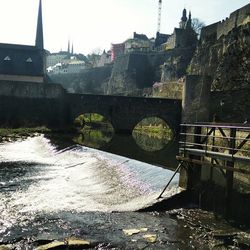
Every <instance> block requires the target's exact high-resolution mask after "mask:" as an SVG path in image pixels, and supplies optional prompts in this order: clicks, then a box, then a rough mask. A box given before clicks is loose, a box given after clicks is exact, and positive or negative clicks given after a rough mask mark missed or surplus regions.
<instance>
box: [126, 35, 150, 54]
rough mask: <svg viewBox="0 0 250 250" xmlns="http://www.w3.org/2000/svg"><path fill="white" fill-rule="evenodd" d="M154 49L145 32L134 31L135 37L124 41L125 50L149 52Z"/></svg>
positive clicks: (128, 51) (127, 51)
mask: <svg viewBox="0 0 250 250" xmlns="http://www.w3.org/2000/svg"><path fill="white" fill-rule="evenodd" d="M151 50H152V42H151V41H150V40H149V39H148V37H147V36H146V35H144V34H137V33H136V32H134V37H133V38H131V39H127V40H126V41H125V42H124V52H125V53H130V52H148V51H151Z"/></svg>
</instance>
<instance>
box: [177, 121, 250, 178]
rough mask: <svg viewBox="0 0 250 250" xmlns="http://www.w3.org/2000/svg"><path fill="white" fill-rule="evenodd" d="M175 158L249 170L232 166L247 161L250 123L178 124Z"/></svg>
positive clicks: (243, 171) (246, 172) (249, 162)
mask: <svg viewBox="0 0 250 250" xmlns="http://www.w3.org/2000/svg"><path fill="white" fill-rule="evenodd" d="M177 159H178V160H180V161H186V162H189V163H193V164H199V165H208V166H214V167H219V168H221V169H225V170H228V171H232V172H241V173H245V174H250V169H246V168H244V169H240V168H235V166H234V165H235V163H238V162H239V163H246V164H245V165H248V164H249V165H250V126H249V125H247V124H246V125H243V124H221V123H220V124H219V123H206V124H202V123H195V124H181V133H180V141H179V156H177ZM205 159H206V160H205Z"/></svg>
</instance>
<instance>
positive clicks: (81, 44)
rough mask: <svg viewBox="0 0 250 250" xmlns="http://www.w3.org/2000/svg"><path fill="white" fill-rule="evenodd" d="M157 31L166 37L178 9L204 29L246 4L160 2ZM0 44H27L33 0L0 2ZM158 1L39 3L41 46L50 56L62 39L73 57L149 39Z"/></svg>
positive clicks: (236, 0) (234, 0)
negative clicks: (135, 37)
mask: <svg viewBox="0 0 250 250" xmlns="http://www.w3.org/2000/svg"><path fill="white" fill-rule="evenodd" d="M162 2H163V8H162V25H161V32H162V33H169V34H171V33H172V31H173V29H174V27H177V26H178V23H179V20H180V17H181V14H182V10H183V8H184V7H185V8H186V9H187V10H188V11H189V10H191V11H192V16H193V17H196V18H199V19H201V20H203V21H204V22H205V23H206V24H207V25H208V24H211V23H214V22H216V21H219V20H222V19H224V18H226V17H227V16H229V14H230V13H231V12H233V11H234V10H236V9H238V8H240V7H243V6H244V5H246V4H248V3H249V0H209V1H204V0H203V1H202V0H173V1H170V0H162ZM0 4H1V6H0V27H1V36H0V42H1V43H16V44H30V45H33V44H34V41H35V32H36V20H37V8H38V0H0ZM157 13H158V0H43V21H44V44H45V48H46V49H48V50H49V51H51V52H57V51H60V50H61V49H63V50H66V49H67V43H68V39H70V40H71V41H72V42H73V43H74V50H75V52H77V53H84V54H88V53H91V52H92V51H98V50H103V49H106V50H107V49H109V48H110V44H111V43H118V42H123V41H124V40H126V39H127V38H129V37H132V35H133V32H134V31H136V32H137V33H144V34H146V35H147V36H148V37H153V36H155V33H156V29H157Z"/></svg>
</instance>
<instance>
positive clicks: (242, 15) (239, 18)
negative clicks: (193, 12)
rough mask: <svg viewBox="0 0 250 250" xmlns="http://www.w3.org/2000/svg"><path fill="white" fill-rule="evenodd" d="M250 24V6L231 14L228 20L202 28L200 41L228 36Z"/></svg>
mask: <svg viewBox="0 0 250 250" xmlns="http://www.w3.org/2000/svg"><path fill="white" fill-rule="evenodd" d="M249 22H250V4H248V5H246V6H244V7H242V8H240V9H238V10H236V11H234V12H232V13H231V14H230V17H229V18H226V20H223V21H221V22H217V23H214V24H211V25H208V26H206V27H204V28H202V31H201V41H204V40H207V39H211V38H215V39H217V40H218V39H220V38H221V37H222V36H226V35H228V33H229V32H231V31H232V30H233V29H234V28H237V27H240V26H242V25H245V24H247V23H249Z"/></svg>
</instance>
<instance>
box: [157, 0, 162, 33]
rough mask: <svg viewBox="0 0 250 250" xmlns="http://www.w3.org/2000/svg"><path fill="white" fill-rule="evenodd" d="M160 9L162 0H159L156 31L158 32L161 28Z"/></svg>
mask: <svg viewBox="0 0 250 250" xmlns="http://www.w3.org/2000/svg"><path fill="white" fill-rule="evenodd" d="M161 9H162V0H159V7H158V24H157V32H160V30H161Z"/></svg>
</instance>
